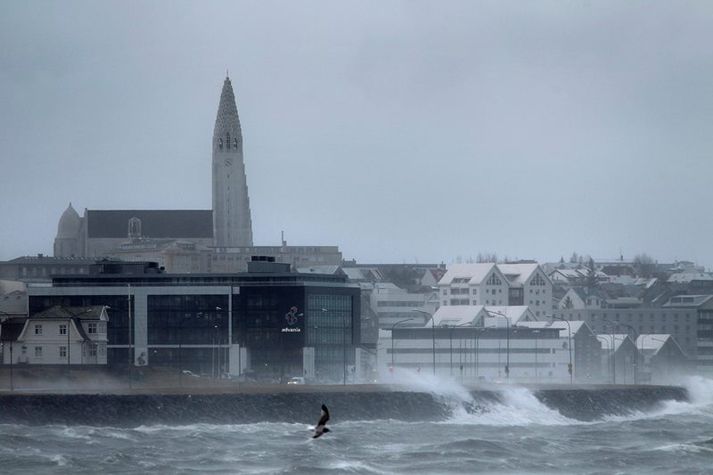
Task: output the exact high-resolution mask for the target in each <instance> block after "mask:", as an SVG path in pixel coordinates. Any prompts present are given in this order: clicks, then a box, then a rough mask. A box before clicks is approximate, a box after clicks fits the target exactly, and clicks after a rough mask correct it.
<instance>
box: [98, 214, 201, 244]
mask: <svg viewBox="0 0 713 475" xmlns="http://www.w3.org/2000/svg"><path fill="white" fill-rule="evenodd" d="M131 218H139V219H140V220H141V235H142V236H144V237H148V238H157V239H161V238H192V239H196V238H206V239H212V238H213V211H211V210H200V209H186V210H182V209H169V210H156V209H148V210H147V209H144V210H130V209H116V210H87V212H86V219H87V234H88V236H89V237H90V238H119V239H120V238H127V237H128V234H129V219H131Z"/></svg>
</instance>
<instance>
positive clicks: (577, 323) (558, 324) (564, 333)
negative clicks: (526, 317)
mask: <svg viewBox="0 0 713 475" xmlns="http://www.w3.org/2000/svg"><path fill="white" fill-rule="evenodd" d="M568 322H569V325H570V327H571V328H572V336H574V335H576V334H577V333H578V332H579V331H580V330H581V329H582V328H589V327H588V326H587V324H586V323H585V322H584V321H582V320H572V321H569V320H568ZM517 326H519V327H527V328H556V329H559V331H560V338H567V337H569V327H567V323H566V322H563V321H562V320H552V321H540V322H520V323H518V324H517ZM590 331H591V330H590Z"/></svg>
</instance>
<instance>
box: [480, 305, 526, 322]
mask: <svg viewBox="0 0 713 475" xmlns="http://www.w3.org/2000/svg"><path fill="white" fill-rule="evenodd" d="M485 311H486V313H487V314H488V316H487V318H488V320H489V321H491V320H492V321H493V323H495V325H496V326H500V325H499V323H498V321H499V322H500V323H502V322H503V319H502V316H504V317H507V319H508V321H509V322H510V326H514V325H518V324H519V322H521V321H523V322H524V321H528V320H530V321H532V320H536V318H535V315H534V314H533V313H532V311H531V310H530V308H529V307H528V306H527V305H502V306H489V305H488V306H486V307H485ZM501 315H502V316H501Z"/></svg>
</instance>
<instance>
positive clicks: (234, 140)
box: [233, 139, 238, 148]
mask: <svg viewBox="0 0 713 475" xmlns="http://www.w3.org/2000/svg"><path fill="white" fill-rule="evenodd" d="M233 148H238V139H233Z"/></svg>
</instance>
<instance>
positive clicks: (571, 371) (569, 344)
mask: <svg viewBox="0 0 713 475" xmlns="http://www.w3.org/2000/svg"><path fill="white" fill-rule="evenodd" d="M551 318H552V319H553V320H559V321H561V322H565V323H566V324H567V348H568V349H569V365H568V366H567V370H568V371H569V384H573V382H574V367H573V366H572V325H571V324H570V323H569V320H565V319H564V317H557V316H555V315H552V316H551Z"/></svg>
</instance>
